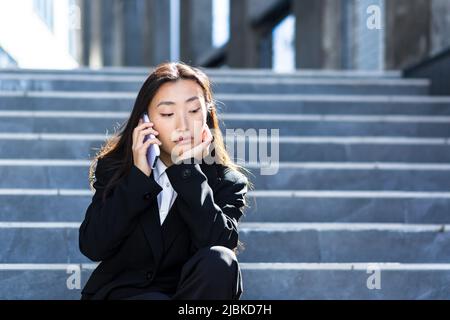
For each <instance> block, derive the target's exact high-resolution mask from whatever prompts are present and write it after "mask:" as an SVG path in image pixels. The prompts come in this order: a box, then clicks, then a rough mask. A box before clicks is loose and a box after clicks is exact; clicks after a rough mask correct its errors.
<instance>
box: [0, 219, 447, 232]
mask: <svg viewBox="0 0 450 320" xmlns="http://www.w3.org/2000/svg"><path fill="white" fill-rule="evenodd" d="M80 224H81V223H80V222H42V221H39V222H34V221H0V229H78V228H79V227H80ZM449 227H450V225H446V224H442V225H436V224H401V223H328V222H326V223H296V222H289V223H284V222H242V223H240V224H239V231H240V232H245V233H248V232H295V231H306V230H315V231H392V232H450V230H449Z"/></svg>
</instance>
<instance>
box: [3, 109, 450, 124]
mask: <svg viewBox="0 0 450 320" xmlns="http://www.w3.org/2000/svg"><path fill="white" fill-rule="evenodd" d="M129 115H130V113H129V112H109V111H35V110H20V111H10V110H6V111H5V110H0V118H10V117H15V118H58V119H62V118H68V119H80V118H81V119H126V118H128V117H129ZM221 119H222V120H229V121H232V120H234V121H236V120H239V121H271V122H273V121H279V122H291V121H296V122H358V123H359V122H371V123H378V122H379V123H450V116H426V115H420V116H417V115H333V114H304V115H302V114H270V113H265V114H251V113H225V114H222V115H221Z"/></svg>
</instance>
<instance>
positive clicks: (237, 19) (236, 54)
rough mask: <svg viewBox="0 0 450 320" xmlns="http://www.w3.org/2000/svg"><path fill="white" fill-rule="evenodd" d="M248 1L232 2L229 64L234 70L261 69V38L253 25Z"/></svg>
mask: <svg viewBox="0 0 450 320" xmlns="http://www.w3.org/2000/svg"><path fill="white" fill-rule="evenodd" d="M250 16H251V11H250V6H249V1H248V0H230V41H229V50H228V61H227V64H228V65H229V66H230V67H232V68H257V67H259V61H258V60H259V45H260V43H259V40H260V39H259V37H258V34H257V33H256V31H255V30H254V28H253V27H252V24H251V19H250V18H249V17H250Z"/></svg>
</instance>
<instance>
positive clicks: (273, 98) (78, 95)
mask: <svg viewBox="0 0 450 320" xmlns="http://www.w3.org/2000/svg"><path fill="white" fill-rule="evenodd" d="M136 95H137V93H135V92H105V91H103V92H98V91H24V90H19V91H2V92H0V97H13V98H20V97H28V98H45V99H51V98H59V99H102V100H103V99H133V100H134V99H135V98H136ZM215 99H216V100H223V101H260V102H271V103H273V102H280V101H294V102H302V101H304V102H306V101H310V102H334V103H336V102H350V103H351V102H363V103H408V104H410V103H415V104H419V103H444V104H448V103H450V97H446V96H411V95H344V94H327V95H321V94H282V95H280V94H236V93H229V94H228V93H221V94H216V95H215Z"/></svg>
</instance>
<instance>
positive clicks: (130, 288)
mask: <svg viewBox="0 0 450 320" xmlns="http://www.w3.org/2000/svg"><path fill="white" fill-rule="evenodd" d="M107 162H108V160H107V159H106V158H104V159H99V160H98V162H97V167H96V170H95V177H96V181H95V182H94V184H93V186H94V188H95V190H96V192H95V194H94V195H93V198H92V203H91V204H90V205H89V207H88V208H87V210H86V215H85V218H84V221H83V223H82V224H81V226H80V229H79V246H80V251H81V252H82V253H83V254H84V255H85V256H87V257H88V258H89V259H91V260H93V261H101V263H100V264H99V265H98V266H97V268H96V269H95V270H94V271H93V273H92V274H91V276H90V278H89V280H88V282H87V283H86V285H85V286H84V288H83V290H82V292H81V294H82V297H81V299H82V300H85V299H108V298H110V299H111V298H112V299H114V298H120V297H126V296H133V295H135V294H139V293H141V292H142V290H144V289H143V288H144V287H145V288H156V289H157V290H160V291H161V292H169V293H173V292H175V289H176V286H177V284H178V280H179V277H180V273H181V268H182V266H183V264H184V263H185V262H186V261H187V260H188V259H189V258H190V257H191V256H192V255H193V254H194V253H195V252H196V251H197V250H198V249H199V248H202V247H206V246H213V245H220V246H225V247H228V248H230V249H234V248H236V246H237V242H238V231H237V224H238V221H239V219H240V217H241V216H242V214H243V209H244V204H245V199H244V197H245V194H246V192H247V178H246V177H245V175H243V174H241V173H239V172H236V171H235V170H230V169H229V168H227V167H225V166H222V165H219V164H211V165H208V164H204V163H202V164H198V163H197V164H178V165H172V166H170V167H168V168H167V169H166V173H167V175H168V177H169V180H170V182H171V184H172V187H173V188H174V190H175V191H176V192H177V197H176V199H175V202H174V204H173V206H172V207H171V209H170V211H169V214H168V216H167V217H166V219H165V220H164V223H163V225H162V226H161V224H160V218H159V211H158V202H157V197H156V196H157V195H158V193H159V192H160V191H161V190H162V188H161V187H160V186H159V185H158V183H157V182H156V181H155V180H154V178H153V170H152V174H151V176H150V177H147V176H146V175H145V174H144V173H143V172H142V171H141V170H140V169H138V168H137V167H136V166H134V165H133V166H132V168H131V170H130V172H129V173H128V174H127V175H126V176H125V177H123V178H122V180H120V182H119V184H118V185H116V186H115V187H114V189H113V192H112V193H110V192H109V194H108V196H107V198H106V202H105V204H104V205H103V204H102V199H101V197H102V194H103V192H104V187H105V186H106V183H107V182H108V180H109V179H110V178H111V176H112V173H113V172H111V170H107V167H108V165H107Z"/></svg>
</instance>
